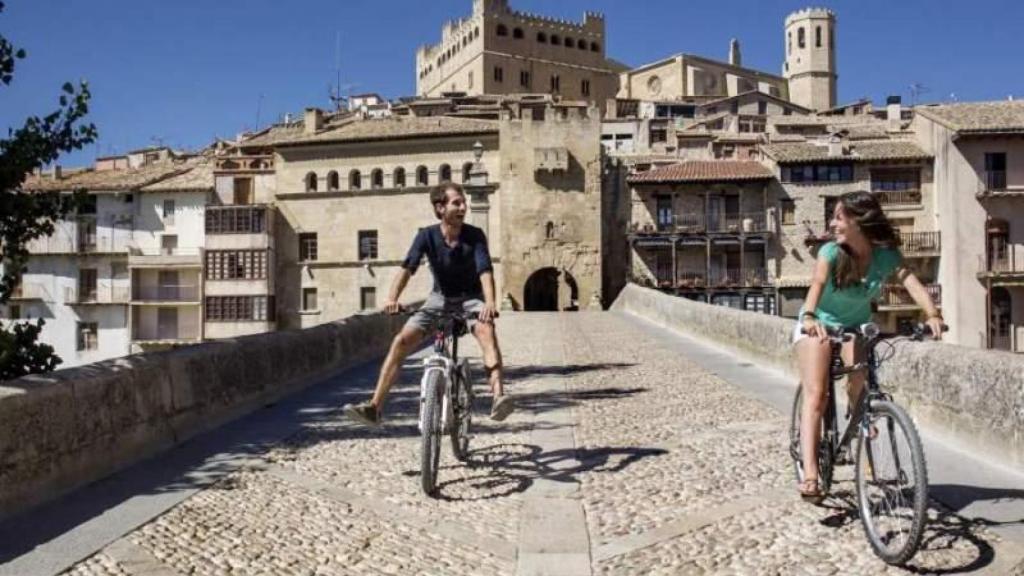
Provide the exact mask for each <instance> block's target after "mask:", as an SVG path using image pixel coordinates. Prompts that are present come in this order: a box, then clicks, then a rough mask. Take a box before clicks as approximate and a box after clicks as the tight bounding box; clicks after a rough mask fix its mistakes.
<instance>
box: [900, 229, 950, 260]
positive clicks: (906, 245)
mask: <svg viewBox="0 0 1024 576" xmlns="http://www.w3.org/2000/svg"><path fill="white" fill-rule="evenodd" d="M897 237H898V238H899V240H900V250H901V251H902V252H903V254H905V255H915V254H931V253H935V254H938V253H939V252H940V251H941V250H942V233H941V232H897Z"/></svg>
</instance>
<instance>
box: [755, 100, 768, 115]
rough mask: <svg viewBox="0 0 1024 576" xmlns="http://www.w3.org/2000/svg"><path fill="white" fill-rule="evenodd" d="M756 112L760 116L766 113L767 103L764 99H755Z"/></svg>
mask: <svg viewBox="0 0 1024 576" xmlns="http://www.w3.org/2000/svg"><path fill="white" fill-rule="evenodd" d="M757 113H758V114H760V115H761V116H764V115H765V114H767V113H768V103H767V102H765V101H764V100H758V101H757Z"/></svg>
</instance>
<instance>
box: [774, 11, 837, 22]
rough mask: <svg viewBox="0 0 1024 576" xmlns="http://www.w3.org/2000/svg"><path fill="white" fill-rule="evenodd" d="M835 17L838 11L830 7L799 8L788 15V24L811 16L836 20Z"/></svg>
mask: <svg viewBox="0 0 1024 576" xmlns="http://www.w3.org/2000/svg"><path fill="white" fill-rule="evenodd" d="M835 17H836V13H835V12H833V11H832V10H830V9H828V8H817V7H809V8H803V9H801V10H797V11H796V12H792V13H790V15H789V16H786V26H789V25H790V24H792V23H793V22H796V21H797V20H807V19H810V18H814V19H818V18H825V19H829V20H835Z"/></svg>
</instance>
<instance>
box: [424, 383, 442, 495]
mask: <svg viewBox="0 0 1024 576" xmlns="http://www.w3.org/2000/svg"><path fill="white" fill-rule="evenodd" d="M426 378H427V384H426V387H427V391H426V394H425V395H424V398H423V416H422V418H423V427H422V432H421V434H422V441H421V445H420V481H421V484H422V486H423V492H424V493H425V494H427V495H428V496H432V495H433V494H434V490H435V489H436V488H437V467H438V464H439V463H440V459H441V433H442V431H441V390H442V386H443V385H444V380H443V375H442V373H441V371H440V370H431V371H429V372H427V376H426Z"/></svg>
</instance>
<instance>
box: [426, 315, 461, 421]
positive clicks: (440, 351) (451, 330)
mask: <svg viewBox="0 0 1024 576" xmlns="http://www.w3.org/2000/svg"><path fill="white" fill-rule="evenodd" d="M449 342H450V345H449ZM449 346H450V348H451V354H450V355H449V354H448V349H449ZM458 354H459V337H458V335H457V334H456V333H455V320H453V319H450V318H449V319H446V321H445V324H444V325H443V326H439V327H438V328H437V330H436V331H435V332H434V353H433V354H431V355H430V356H428V357H426V358H424V359H423V376H422V377H421V378H420V415H419V424H418V427H419V431H420V433H421V434H422V433H423V402H424V401H425V399H426V396H427V382H429V381H430V373H431V372H435V371H440V372H441V379H442V381H443V382H444V390H442V393H441V430H448V429H449V426H450V425H451V416H452V405H451V390H452V386H453V385H454V382H455V367H456V366H458V362H459V356H458Z"/></svg>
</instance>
